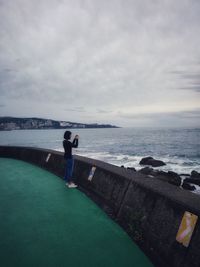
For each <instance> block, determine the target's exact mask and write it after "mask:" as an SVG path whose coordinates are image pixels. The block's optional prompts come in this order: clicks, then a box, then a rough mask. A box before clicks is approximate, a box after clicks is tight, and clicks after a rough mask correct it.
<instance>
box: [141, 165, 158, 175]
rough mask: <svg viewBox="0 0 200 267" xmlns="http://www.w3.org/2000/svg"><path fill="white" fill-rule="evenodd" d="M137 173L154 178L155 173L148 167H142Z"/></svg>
mask: <svg viewBox="0 0 200 267" xmlns="http://www.w3.org/2000/svg"><path fill="white" fill-rule="evenodd" d="M139 172H140V173H142V174H146V175H152V176H155V172H154V170H153V168H150V167H144V168H142V169H141V170H139Z"/></svg>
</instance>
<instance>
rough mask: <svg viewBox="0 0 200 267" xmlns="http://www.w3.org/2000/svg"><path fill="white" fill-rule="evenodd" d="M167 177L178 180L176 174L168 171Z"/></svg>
mask: <svg viewBox="0 0 200 267" xmlns="http://www.w3.org/2000/svg"><path fill="white" fill-rule="evenodd" d="M167 175H168V177H172V178H180V176H179V175H178V174H177V173H176V172H172V171H168V173H167Z"/></svg>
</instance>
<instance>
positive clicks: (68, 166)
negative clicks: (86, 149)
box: [64, 157, 74, 183]
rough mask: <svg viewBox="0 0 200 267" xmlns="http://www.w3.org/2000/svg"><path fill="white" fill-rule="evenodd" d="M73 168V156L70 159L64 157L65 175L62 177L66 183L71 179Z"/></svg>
mask: <svg viewBox="0 0 200 267" xmlns="http://www.w3.org/2000/svg"><path fill="white" fill-rule="evenodd" d="M73 169H74V159H73V157H72V158H71V159H66V167H65V177H64V180H65V181H66V183H69V182H71V181H72V173H73Z"/></svg>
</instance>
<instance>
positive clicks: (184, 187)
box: [182, 181, 196, 191]
mask: <svg viewBox="0 0 200 267" xmlns="http://www.w3.org/2000/svg"><path fill="white" fill-rule="evenodd" d="M182 188H183V189H186V190H190V191H194V190H195V189H196V187H195V186H194V185H191V184H189V183H187V182H185V181H184V182H183V184H182Z"/></svg>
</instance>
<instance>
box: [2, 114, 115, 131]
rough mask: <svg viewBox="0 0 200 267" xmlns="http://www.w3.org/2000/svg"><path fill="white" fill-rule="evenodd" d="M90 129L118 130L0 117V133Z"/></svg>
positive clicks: (45, 120)
mask: <svg viewBox="0 0 200 267" xmlns="http://www.w3.org/2000/svg"><path fill="white" fill-rule="evenodd" d="M70 128H71V129H88V128H89V129H91V128H119V127H117V126H115V125H110V124H98V123H91V124H85V123H78V122H69V121H57V120H51V119H43V118H34V117H33V118H16V117H0V131H11V130H29V129H30V130H34V129H37V130H40V129H43V130H44V129H70Z"/></svg>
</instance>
